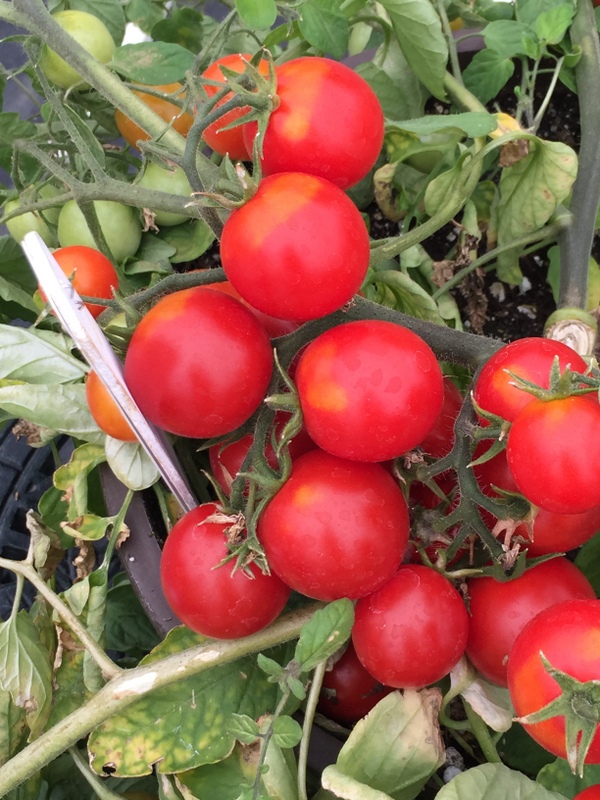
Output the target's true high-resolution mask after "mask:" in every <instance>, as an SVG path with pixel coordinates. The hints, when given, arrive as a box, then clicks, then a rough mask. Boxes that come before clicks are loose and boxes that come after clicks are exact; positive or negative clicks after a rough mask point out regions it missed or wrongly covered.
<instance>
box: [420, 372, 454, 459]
mask: <svg viewBox="0 0 600 800" xmlns="http://www.w3.org/2000/svg"><path fill="white" fill-rule="evenodd" d="M462 404H463V396H462V394H461V393H460V390H459V388H458V387H457V385H456V384H455V383H454V381H453V380H452V379H451V378H448V377H444V401H443V405H442V410H441V411H440V414H439V416H438V418H437V419H436V421H435V422H434V424H433V428H432V429H431V430H430V431H429V433H428V434H427V436H426V437H425V438H424V439H423V441H422V442H421V444H420V447H421V448H422V450H423V452H424V453H427V455H430V456H433V457H434V458H443V457H444V456H447V455H448V453H449V452H450V451H451V450H452V448H453V446H454V439H455V436H454V424H455V422H456V418H457V417H458V414H459V412H460V409H461V408H462Z"/></svg>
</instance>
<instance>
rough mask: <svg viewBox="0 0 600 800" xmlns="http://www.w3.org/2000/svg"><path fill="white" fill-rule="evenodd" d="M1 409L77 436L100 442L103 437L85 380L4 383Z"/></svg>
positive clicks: (0, 393)
mask: <svg viewBox="0 0 600 800" xmlns="http://www.w3.org/2000/svg"><path fill="white" fill-rule="evenodd" d="M0 408H1V409H3V410H4V411H6V412H8V413H9V414H10V415H11V416H12V417H17V418H22V419H25V420H27V421H28V422H31V423H33V424H34V425H39V426H41V427H42V428H47V429H48V430H49V431H51V432H53V431H59V432H61V433H67V434H69V436H73V437H74V438H75V439H81V440H83V441H87V442H98V441H101V440H102V439H103V438H104V434H103V433H102V432H101V431H100V430H99V429H98V426H97V425H96V423H95V422H94V419H93V417H92V415H91V413H90V410H89V408H88V405H87V402H86V399H85V386H84V385H83V384H82V383H78V384H55V385H49V384H43V385H41V384H40V385H34V384H31V383H26V384H18V385H15V386H2V387H0ZM53 435H54V434H53V433H51V435H50V438H52V436H53Z"/></svg>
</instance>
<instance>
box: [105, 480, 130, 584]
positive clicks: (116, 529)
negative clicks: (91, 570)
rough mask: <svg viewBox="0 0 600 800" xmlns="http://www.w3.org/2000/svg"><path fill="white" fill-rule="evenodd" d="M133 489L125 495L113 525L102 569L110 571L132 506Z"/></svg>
mask: <svg viewBox="0 0 600 800" xmlns="http://www.w3.org/2000/svg"><path fill="white" fill-rule="evenodd" d="M133 495H134V492H133V489H128V490H127V494H126V495H125V499H124V500H123V504H122V506H121V509H120V511H119V513H118V514H117V516H116V517H115V521H114V524H113V528H112V531H111V534H110V539H109V540H108V545H107V546H106V551H105V553H104V558H103V559H102V564H101V566H100V569H108V567H109V565H110V561H111V558H112V555H113V552H114V550H115V547H116V544H117V540H118V538H119V534H120V533H121V528H122V527H123V523H124V522H125V516H126V515H127V512H128V511H129V506H130V505H131V501H132V500H133Z"/></svg>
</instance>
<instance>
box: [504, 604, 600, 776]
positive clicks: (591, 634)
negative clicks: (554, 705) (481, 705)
mask: <svg viewBox="0 0 600 800" xmlns="http://www.w3.org/2000/svg"><path fill="white" fill-rule="evenodd" d="M599 642H600V601H598V600H568V601H566V602H563V603H557V604H556V605H553V606H551V607H550V608H547V609H546V610H545V611H542V612H540V613H539V614H537V615H536V616H535V617H534V618H533V619H532V620H531V621H530V622H528V623H527V625H526V626H525V627H524V628H523V630H522V631H521V633H520V634H519V635H518V636H517V638H516V640H515V643H514V645H513V647H512V650H511V652H510V655H509V657H508V690H509V692H510V697H511V700H512V703H513V706H514V709H515V714H516V715H517V716H519V717H523V716H526V715H527V714H532V713H533V712H534V711H539V710H540V709H541V708H543V707H544V706H546V705H547V704H548V703H550V702H551V701H552V700H554V699H556V698H557V697H558V696H559V694H560V691H561V690H560V687H559V685H558V684H557V682H556V681H555V680H554V678H552V677H551V676H550V675H549V674H548V673H547V672H546V670H545V668H544V665H543V663H542V660H541V658H540V651H541V652H542V653H544V655H545V657H546V658H547V659H548V661H549V662H550V664H551V665H552V666H553V667H555V668H556V669H559V670H561V671H562V672H566V673H567V674H568V675H571V676H572V677H574V678H576V679H577V680H579V681H582V682H586V681H591V680H594V681H598V680H600V646H599ZM524 728H525V730H526V731H527V732H528V733H529V735H530V736H531V737H532V738H533V739H535V741H536V742H538V744H540V745H542V747H545V748H546V750H548V751H549V752H550V753H553V754H554V755H555V756H559V757H560V758H566V748H565V719H564V717H563V716H556V717H552V718H551V719H549V720H545V721H544V722H536V723H535V724H525V723H524ZM585 763H586V764H599V763H600V729H599V726H596V733H595V735H594V738H593V739H592V743H591V746H590V749H589V751H588V755H587V757H586V759H585Z"/></svg>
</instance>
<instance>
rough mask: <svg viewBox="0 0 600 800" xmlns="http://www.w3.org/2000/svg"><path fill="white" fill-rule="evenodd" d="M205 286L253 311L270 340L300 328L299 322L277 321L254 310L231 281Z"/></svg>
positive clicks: (206, 284)
mask: <svg viewBox="0 0 600 800" xmlns="http://www.w3.org/2000/svg"><path fill="white" fill-rule="evenodd" d="M204 286H205V287H206V288H207V289H216V290H217V291H218V292H223V294H228V295H229V296H230V297H235V299H236V300H239V301H240V303H243V304H244V305H245V306H246V307H247V308H249V309H250V311H252V313H253V314H254V316H255V317H256V319H257V320H258V321H259V322H260V324H261V325H262V326H263V328H264V329H265V330H266V332H267V334H268V336H269V338H270V339H276V338H277V337H278V336H285V335H286V334H288V333H293V332H294V331H297V330H298V328H299V327H300V326H299V324H298V323H297V322H292V321H291V320H287V319H276V318H275V317H270V316H269V315H268V314H263V313H262V311H259V310H258V309H257V308H253V306H251V305H250V304H249V303H247V302H246V301H245V300H244V298H243V297H242V296H241V295H240V293H239V292H237V291H236V290H235V289H234V288H233V286H232V285H231V283H230V282H229V281H218V282H217V283H205V284H204Z"/></svg>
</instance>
